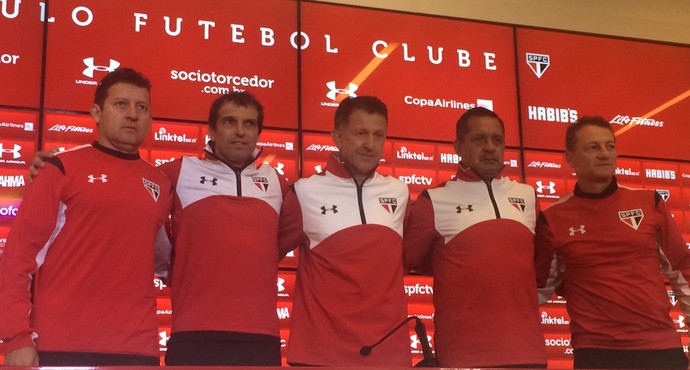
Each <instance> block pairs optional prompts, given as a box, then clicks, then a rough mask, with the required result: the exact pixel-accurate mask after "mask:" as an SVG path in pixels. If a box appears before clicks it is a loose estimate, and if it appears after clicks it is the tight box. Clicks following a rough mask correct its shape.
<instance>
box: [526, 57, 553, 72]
mask: <svg viewBox="0 0 690 370" xmlns="http://www.w3.org/2000/svg"><path fill="white" fill-rule="evenodd" d="M525 56H526V59H527V65H528V66H529V68H530V69H531V70H532V72H534V74H535V75H536V76H537V78H541V76H542V75H543V74H544V72H546V69H547V68H549V66H550V65H551V57H550V56H549V55H547V54H534V53H526V54H525Z"/></svg>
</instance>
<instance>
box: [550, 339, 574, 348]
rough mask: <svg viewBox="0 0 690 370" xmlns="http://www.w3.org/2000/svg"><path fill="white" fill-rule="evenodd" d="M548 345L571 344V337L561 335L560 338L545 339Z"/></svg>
mask: <svg viewBox="0 0 690 370" xmlns="http://www.w3.org/2000/svg"><path fill="white" fill-rule="evenodd" d="M544 341H545V343H544V344H546V346H547V347H567V346H569V345H570V339H568V338H563V337H560V338H558V339H544Z"/></svg>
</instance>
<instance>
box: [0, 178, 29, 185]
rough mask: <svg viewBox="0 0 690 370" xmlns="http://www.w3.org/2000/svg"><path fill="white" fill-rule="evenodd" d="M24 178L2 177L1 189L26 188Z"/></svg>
mask: <svg viewBox="0 0 690 370" xmlns="http://www.w3.org/2000/svg"><path fill="white" fill-rule="evenodd" d="M25 185H26V182H25V181H24V176H21V175H17V176H10V175H0V187H3V188H20V187H22V186H25Z"/></svg>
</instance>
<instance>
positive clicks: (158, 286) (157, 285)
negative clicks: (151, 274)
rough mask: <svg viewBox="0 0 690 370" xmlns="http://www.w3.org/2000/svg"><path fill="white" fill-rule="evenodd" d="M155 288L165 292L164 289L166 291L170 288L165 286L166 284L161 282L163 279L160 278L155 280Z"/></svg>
mask: <svg viewBox="0 0 690 370" xmlns="http://www.w3.org/2000/svg"><path fill="white" fill-rule="evenodd" d="M153 286H154V287H155V288H156V289H158V290H163V289H165V288H167V287H168V286H167V285H165V283H164V282H163V280H161V279H159V278H154V279H153Z"/></svg>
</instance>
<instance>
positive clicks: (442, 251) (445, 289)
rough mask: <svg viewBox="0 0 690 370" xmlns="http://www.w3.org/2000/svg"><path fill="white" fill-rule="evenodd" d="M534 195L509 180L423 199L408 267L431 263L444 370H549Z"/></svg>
mask: <svg viewBox="0 0 690 370" xmlns="http://www.w3.org/2000/svg"><path fill="white" fill-rule="evenodd" d="M538 212H539V207H538V204H537V203H536V201H535V194H534V189H532V188H531V187H530V186H528V185H525V184H520V183H517V182H515V181H512V180H510V179H508V178H507V177H500V176H499V177H497V178H495V179H492V180H491V182H489V183H487V182H485V181H482V180H481V179H480V178H479V177H478V176H477V174H476V173H475V172H474V171H473V170H471V169H468V170H464V169H463V168H461V167H460V168H459V169H458V172H457V179H456V180H452V181H447V182H445V183H443V184H441V185H440V186H439V187H437V188H434V189H429V190H427V191H425V192H424V193H422V194H421V195H420V196H419V198H418V199H417V200H416V201H415V203H414V206H413V207H412V211H411V212H410V217H409V223H408V228H407V229H406V230H405V244H404V245H405V264H406V266H407V267H408V268H410V269H419V268H420V267H423V265H424V264H425V262H426V261H428V260H429V255H431V265H432V269H433V276H434V308H435V316H434V326H435V344H436V356H437V358H438V359H439V361H440V363H441V365H442V366H452V367H486V366H500V365H516V364H546V349H545V347H544V336H543V333H542V330H541V325H540V319H539V312H538V301H537V290H536V286H535V272H534V263H533V256H534V227H535V223H536V219H537V213H538Z"/></svg>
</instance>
